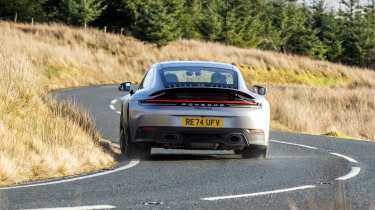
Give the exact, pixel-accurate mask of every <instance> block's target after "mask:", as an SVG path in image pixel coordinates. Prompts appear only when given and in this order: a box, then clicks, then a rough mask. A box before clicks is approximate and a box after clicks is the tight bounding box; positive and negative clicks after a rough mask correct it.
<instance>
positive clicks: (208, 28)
mask: <svg viewBox="0 0 375 210" xmlns="http://www.w3.org/2000/svg"><path fill="white" fill-rule="evenodd" d="M223 3H224V2H223V1H221V0H212V1H206V2H204V3H203V9H202V15H201V16H202V18H201V20H200V21H199V23H198V29H199V32H200V34H201V35H202V37H203V38H204V39H205V40H210V41H219V40H220V37H221V33H222V30H223V20H222V16H221V15H220V13H219V12H220V9H221V8H222V4H223Z"/></svg>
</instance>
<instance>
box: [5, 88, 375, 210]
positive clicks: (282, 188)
mask: <svg viewBox="0 0 375 210" xmlns="http://www.w3.org/2000/svg"><path fill="white" fill-rule="evenodd" d="M53 95H54V97H56V98H57V99H59V100H71V101H74V103H76V104H77V105H78V106H79V107H81V108H82V109H83V110H85V111H88V112H89V113H90V114H91V115H92V117H93V118H94V120H95V122H96V125H97V128H98V129H99V131H100V132H101V133H102V135H103V137H104V138H106V139H109V140H111V141H113V142H118V139H119V137H118V132H119V131H118V127H119V114H118V113H117V112H116V111H117V110H119V102H118V100H116V99H118V98H119V97H121V96H122V95H124V93H123V92H119V91H118V90H117V87H116V86H97V87H88V88H80V89H66V90H62V91H59V92H55V93H53ZM271 139H272V141H271V152H270V154H271V158H270V159H269V160H245V159H240V158H239V157H238V156H236V155H233V154H232V153H228V152H225V153H223V152H215V151H211V152H210V151H194V152H193V151H180V150H153V156H152V159H151V160H149V161H140V162H139V161H134V160H133V161H130V160H122V161H120V163H119V166H118V168H117V169H115V170H110V171H105V172H102V173H94V174H90V175H83V176H81V177H75V178H73V179H71V178H66V179H58V180H53V181H54V182H52V183H51V182H39V183H31V185H24V186H17V187H15V188H12V187H11V188H0V209H43V208H57V207H76V209H109V208H117V209H375V176H374V175H375V161H374V160H375V143H371V142H365V141H349V140H342V139H333V138H326V137H319V136H310V135H302V134H292V133H280V132H272V134H271Z"/></svg>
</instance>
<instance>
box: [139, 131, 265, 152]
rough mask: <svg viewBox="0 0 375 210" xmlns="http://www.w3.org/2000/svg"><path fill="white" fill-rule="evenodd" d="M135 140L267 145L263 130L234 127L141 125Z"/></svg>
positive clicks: (157, 144)
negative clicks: (253, 131) (255, 131)
mask: <svg viewBox="0 0 375 210" xmlns="http://www.w3.org/2000/svg"><path fill="white" fill-rule="evenodd" d="M134 141H135V142H142V143H149V144H151V145H153V146H154V147H164V148H190V149H194V148H195V149H242V148H244V147H246V146H250V145H258V146H265V147H266V146H267V145H266V141H265V134H264V133H263V132H259V131H258V132H257V133H252V132H251V131H249V130H247V129H234V128H185V127H155V126H153V127H150V126H147V127H139V128H137V130H136V134H135V138H134Z"/></svg>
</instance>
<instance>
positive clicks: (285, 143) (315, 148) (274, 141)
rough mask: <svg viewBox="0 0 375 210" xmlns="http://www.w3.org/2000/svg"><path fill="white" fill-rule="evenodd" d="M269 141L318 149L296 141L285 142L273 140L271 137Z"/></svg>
mask: <svg viewBox="0 0 375 210" xmlns="http://www.w3.org/2000/svg"><path fill="white" fill-rule="evenodd" d="M270 141H271V142H276V143H280V144H289V145H293V146H298V147H304V148H308V149H318V148H316V147H312V146H307V145H304V144H296V143H290V142H285V141H277V140H273V139H272V140H270Z"/></svg>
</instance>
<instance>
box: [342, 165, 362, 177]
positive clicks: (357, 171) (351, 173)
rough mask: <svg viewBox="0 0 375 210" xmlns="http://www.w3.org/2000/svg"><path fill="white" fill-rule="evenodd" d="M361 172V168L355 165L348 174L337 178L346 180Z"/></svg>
mask: <svg viewBox="0 0 375 210" xmlns="http://www.w3.org/2000/svg"><path fill="white" fill-rule="evenodd" d="M359 172H361V168H360V167H356V166H353V167H352V170H350V172H349V173H348V174H346V175H344V176H342V177H339V178H336V180H340V181H344V180H348V179H351V178H353V177H355V176H357V175H358V174H359Z"/></svg>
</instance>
